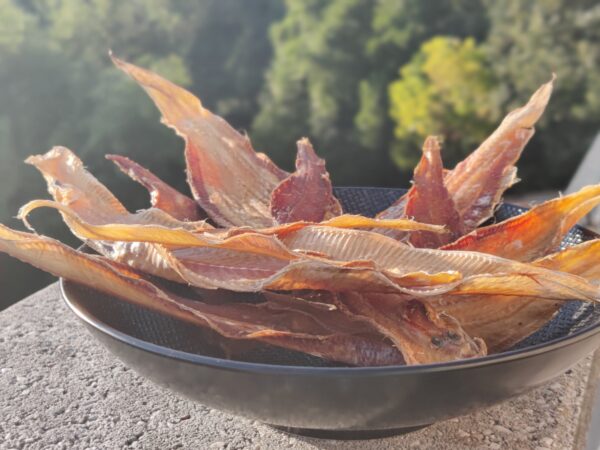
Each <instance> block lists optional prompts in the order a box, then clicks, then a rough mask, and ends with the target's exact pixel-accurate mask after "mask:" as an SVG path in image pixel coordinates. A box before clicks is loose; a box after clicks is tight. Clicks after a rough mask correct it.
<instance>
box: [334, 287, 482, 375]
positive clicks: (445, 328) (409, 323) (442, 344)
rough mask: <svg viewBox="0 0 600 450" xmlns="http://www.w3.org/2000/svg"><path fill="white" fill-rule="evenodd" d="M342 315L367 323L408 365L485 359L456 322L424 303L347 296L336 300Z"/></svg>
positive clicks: (390, 297) (477, 343)
mask: <svg viewBox="0 0 600 450" xmlns="http://www.w3.org/2000/svg"><path fill="white" fill-rule="evenodd" d="M336 300H337V303H336V304H338V305H339V307H340V309H341V310H342V311H346V312H347V313H348V314H350V315H351V316H354V317H360V318H363V319H364V320H367V321H368V322H369V323H371V324H372V325H373V326H374V327H376V328H377V329H378V330H379V331H380V332H381V333H382V334H383V335H385V336H387V337H388V338H389V339H390V340H391V341H392V342H393V343H394V344H395V345H396V347H398V349H400V351H401V352H402V355H403V356H404V359H405V360H406V363H407V364H432V363H439V362H446V361H454V360H457V359H464V358H472V357H477V356H485V355H486V354H487V350H486V346H485V343H484V342H483V341H482V340H481V339H478V338H475V339H473V338H471V337H470V336H469V335H468V334H467V333H466V332H465V331H464V330H463V329H462V328H461V326H460V324H459V322H458V321H457V320H456V319H454V318H452V317H450V316H448V315H447V314H438V313H437V312H435V311H434V310H433V309H432V308H430V307H428V306H427V304H426V303H424V302H422V301H420V300H417V299H406V298H403V297H398V296H397V295H394V294H392V295H390V294H374V293H356V292H348V293H342V294H339V295H337V296H336Z"/></svg>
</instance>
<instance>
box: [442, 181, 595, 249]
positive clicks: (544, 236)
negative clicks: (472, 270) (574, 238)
mask: <svg viewBox="0 0 600 450" xmlns="http://www.w3.org/2000/svg"><path fill="white" fill-rule="evenodd" d="M598 204H600V185H594V186H587V187H584V188H583V189H581V190H580V191H578V192H575V193H573V194H571V195H567V196H565V197H558V198H555V199H552V200H549V201H547V202H544V203H542V204H540V205H537V206H534V207H533V208H531V209H530V210H529V211H526V212H525V213H523V214H521V215H519V216H515V217H512V218H510V219H507V220H505V221H503V222H500V223H497V224H494V225H490V226H487V227H482V228H478V229H477V230H474V231H472V232H471V233H469V234H467V235H465V236H463V237H462V238H460V239H458V240H457V241H455V242H453V243H451V244H448V245H446V246H444V247H443V249H444V250H468V251H477V252H483V253H489V254H492V255H497V256H502V257H504V258H510V259H515V260H518V261H532V260H534V259H535V258H538V257H541V256H544V255H546V254H547V253H548V252H550V251H553V250H556V249H557V248H558V246H559V245H560V242H561V241H562V239H563V238H564V236H565V235H566V234H567V233H568V232H569V230H570V229H571V228H572V227H573V226H574V225H575V224H576V223H577V222H579V220H581V219H582V218H583V217H584V216H585V215H586V214H588V213H589V212H590V211H591V210H592V209H594V208H595V207H596V206H597V205H598Z"/></svg>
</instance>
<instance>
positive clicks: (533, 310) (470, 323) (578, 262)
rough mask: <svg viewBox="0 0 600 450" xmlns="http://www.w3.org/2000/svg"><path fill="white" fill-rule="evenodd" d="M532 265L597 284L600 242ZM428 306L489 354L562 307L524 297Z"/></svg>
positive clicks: (444, 300) (433, 301)
mask: <svg viewBox="0 0 600 450" xmlns="http://www.w3.org/2000/svg"><path fill="white" fill-rule="evenodd" d="M533 264H534V265H536V266H539V267H543V268H546V269H549V270H555V271H562V272H567V273H571V274H574V275H578V276H581V277H583V278H585V279H587V280H589V281H590V282H592V283H593V284H597V285H598V284H600V240H598V239H596V240H592V241H587V242H584V243H582V244H579V245H576V246H573V247H570V248H567V249H565V250H563V251H560V252H558V253H554V254H552V255H549V256H547V257H545V258H541V259H539V260H536V261H535V262H534V263H533ZM427 303H428V304H429V305H431V307H433V308H434V309H436V311H438V312H445V313H447V314H450V315H452V316H453V317H456V318H457V320H459V322H460V323H461V324H462V326H463V328H464V329H465V330H466V331H467V332H468V333H469V334H470V335H472V336H478V337H481V338H482V339H483V340H484V341H485V342H486V344H487V345H488V348H489V350H490V352H500V351H504V350H508V349H509V348H511V347H512V346H513V345H515V344H517V343H518V342H520V341H522V340H523V339H525V338H526V337H527V336H529V335H531V334H532V333H534V332H535V331H537V330H538V329H539V328H541V327H542V326H543V325H544V324H546V323H547V322H548V321H549V320H551V319H552V317H553V316H554V315H555V314H556V312H557V311H558V310H559V309H560V307H561V306H563V304H564V302H562V301H549V300H541V299H539V298H536V297H527V296H501V295H487V296H476V297H466V298H462V299H458V298H456V297H455V298H451V297H448V296H441V297H438V298H434V297H432V298H428V299H427Z"/></svg>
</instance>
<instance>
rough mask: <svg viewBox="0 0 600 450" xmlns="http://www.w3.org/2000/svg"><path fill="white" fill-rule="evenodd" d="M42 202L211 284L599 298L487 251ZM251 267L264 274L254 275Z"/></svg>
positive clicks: (193, 280)
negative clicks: (194, 226) (115, 220)
mask: <svg viewBox="0 0 600 450" xmlns="http://www.w3.org/2000/svg"><path fill="white" fill-rule="evenodd" d="M37 206H50V207H54V208H57V209H59V210H61V212H62V214H63V216H66V217H68V219H69V220H68V224H69V226H70V227H71V229H72V230H73V232H74V234H75V235H77V236H80V237H82V238H83V239H85V240H88V241H94V240H99V241H103V242H106V241H111V240H113V241H117V242H120V241H128V240H129V241H136V242H139V241H143V240H147V241H150V242H152V243H154V244H160V245H157V246H156V247H157V248H156V251H157V252H158V253H159V254H160V256H161V257H162V258H161V261H162V262H164V263H165V264H166V265H167V266H168V267H169V268H170V269H172V270H174V271H175V272H176V273H177V274H178V275H179V276H180V277H181V278H182V279H183V280H184V281H186V282H188V283H190V284H192V285H195V286H199V287H205V288H214V287H220V288H224V289H231V290H236V291H260V290H263V289H282V290H294V289H326V290H332V291H348V290H360V291H369V290H371V291H377V292H395V291H396V292H403V293H407V294H409V293H412V294H414V295H427V296H429V295H437V294H442V293H449V292H451V293H452V294H453V295H467V294H488V293H496V294H499V293H501V294H503V295H531V296H538V297H542V298H549V299H563V298H579V299H586V300H596V299H597V298H598V293H599V291H598V288H597V287H595V286H592V285H590V284H589V283H587V282H586V281H585V280H584V279H582V278H580V277H576V276H573V275H568V274H564V273H560V272H553V271H547V270H545V269H543V268H540V267H536V266H532V265H530V264H524V263H519V262H516V261H510V260H507V259H503V258H499V257H495V256H492V255H486V254H483V253H476V252H457V251H454V252H453V251H442V250H434V249H416V248H412V247H410V246H407V245H404V244H402V243H400V242H398V241H396V240H394V239H391V238H388V237H386V236H383V235H381V234H378V233H373V232H369V231H362V230H349V229H339V228H334V227H327V226H319V225H307V226H304V227H303V228H300V229H298V230H296V231H294V232H291V233H287V234H285V235H284V236H279V237H277V236H275V235H269V234H260V233H249V232H247V233H242V234H238V235H233V236H231V237H227V238H225V239H222V238H221V237H219V236H218V235H215V234H213V233H212V232H211V231H210V230H209V231H208V232H205V233H198V232H196V233H193V232H190V231H188V230H184V229H167V228H160V227H156V226H154V227H153V226H135V225H134V226H130V225H104V226H102V225H101V226H94V225H91V224H87V223H85V222H83V221H82V220H81V219H80V218H79V217H78V216H77V215H76V214H74V213H73V212H72V211H70V210H69V208H68V207H65V206H63V205H60V204H57V203H53V202H50V201H43V200H38V201H34V202H32V203H30V204H29V205H26V206H25V207H24V210H23V211H22V212H21V215H26V214H27V213H28V211H29V210H31V209H32V208H35V207H37ZM164 246H167V247H179V248H166V247H164ZM181 247H188V248H181ZM259 256H260V257H261V258H259ZM268 261H270V263H269V264H267V262H268ZM224 269H226V271H227V272H226V274H225V272H223V271H222V270H224ZM247 269H251V270H252V271H253V272H252V273H254V274H259V275H256V276H252V277H249V276H248V274H247Z"/></svg>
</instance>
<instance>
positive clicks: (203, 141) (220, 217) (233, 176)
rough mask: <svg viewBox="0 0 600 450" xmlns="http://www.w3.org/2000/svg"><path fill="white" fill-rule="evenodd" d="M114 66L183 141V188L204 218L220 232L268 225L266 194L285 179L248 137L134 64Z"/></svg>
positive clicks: (118, 62) (270, 222)
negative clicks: (143, 93)
mask: <svg viewBox="0 0 600 450" xmlns="http://www.w3.org/2000/svg"><path fill="white" fill-rule="evenodd" d="M113 61H114V63H115V64H116V66H117V67H118V68H120V69H121V70H123V71H124V72H125V73H126V74H128V75H129V76H130V77H131V78H133V79H134V80H135V81H136V82H138V83H139V84H140V86H141V87H142V88H143V89H144V90H145V91H146V92H147V93H148V95H149V96H150V98H152V100H153V101H154V103H155V104H156V106H157V107H158V109H159V110H160V112H161V113H162V120H163V122H164V123H165V124H166V125H168V126H170V127H172V128H173V129H174V130H175V131H176V132H177V134H179V135H180V136H181V137H182V138H183V139H184V140H185V159H186V164H187V177H188V183H189V185H190V188H191V190H192V194H193V195H194V198H195V199H196V201H197V202H198V204H199V205H200V206H201V207H202V209H203V210H204V211H206V213H207V214H208V215H209V217H210V218H211V219H212V220H214V221H215V222H216V223H218V224H219V225H222V226H225V227H230V226H242V225H247V226H251V227H266V226H270V225H273V224H274V221H273V218H272V217H271V212H270V202H271V193H272V192H273V190H274V189H275V188H276V187H277V186H278V185H279V183H280V182H281V181H282V180H283V179H284V178H286V177H287V176H288V173H287V172H284V171H282V170H281V169H279V168H278V167H277V166H275V164H273V162H272V161H271V160H269V158H268V157H267V156H266V155H264V154H258V153H256V152H255V151H254V149H253V148H252V145H251V143H250V140H249V139H248V137H247V136H245V135H242V134H240V133H238V132H237V131H236V130H235V129H234V128H232V127H231V126H230V125H229V124H228V123H227V122H226V121H225V120H223V119H222V118H221V117H219V116H217V115H215V114H213V113H211V112H210V111H209V110H207V109H206V108H204V107H203V106H202V103H201V102H200V100H199V99H198V98H197V97H195V96H194V95H193V94H192V93H191V92H188V91H187V90H185V89H183V88H181V87H179V86H177V85H175V84H173V83H171V82H170V81H168V80H166V79H164V78H162V77H160V76H158V75H156V74H155V73H152V72H150V71H148V70H145V69H142V68H140V67H137V66H134V65H133V64H129V63H126V62H125V61H122V60H120V59H117V58H115V57H113Z"/></svg>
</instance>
